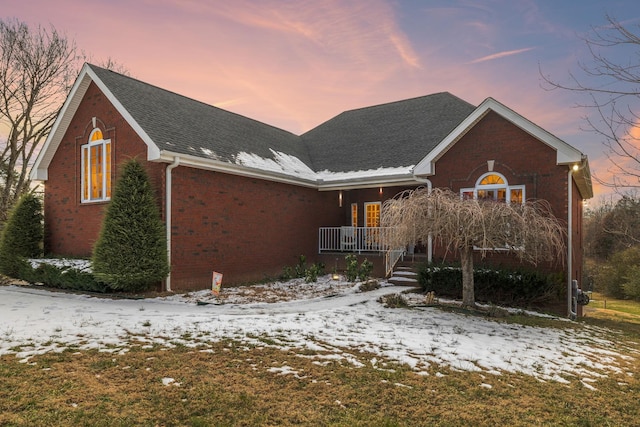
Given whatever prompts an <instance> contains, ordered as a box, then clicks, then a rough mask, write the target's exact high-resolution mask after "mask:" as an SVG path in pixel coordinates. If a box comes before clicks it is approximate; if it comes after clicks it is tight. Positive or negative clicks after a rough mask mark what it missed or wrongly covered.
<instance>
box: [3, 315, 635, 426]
mask: <svg viewBox="0 0 640 427" xmlns="http://www.w3.org/2000/svg"><path fill="white" fill-rule="evenodd" d="M620 328H621V329H620V330H621V331H622V332H623V333H622V334H616V336H617V337H616V338H615V339H618V340H625V345H626V346H628V351H629V355H631V356H632V357H635V358H637V357H638V356H637V354H638V352H639V351H640V343H639V342H638V340H632V339H628V338H625V337H626V334H625V333H624V332H625V330H626V324H620ZM612 339H613V338H612ZM205 348H206V350H207V352H203V351H199V350H198V349H192V348H186V347H184V346H183V347H178V348H174V349H171V350H166V349H161V348H159V347H158V348H151V349H147V348H144V349H143V348H142V347H141V346H133V347H132V348H131V350H130V351H129V352H128V353H125V354H123V355H115V354H105V353H101V352H98V351H83V352H77V351H73V352H72V351H65V352H62V353H51V354H45V355H41V356H35V357H33V358H32V359H30V363H19V362H18V358H16V357H15V356H3V357H0V425H3V426H4V425H8V426H31V425H56V426H76V425H91V426H125V425H126V426H128V425H140V426H156V425H166V426H169V425H185V426H205V425H206V426H229V425H252V426H253V425H256V426H287V425H294V424H295V425H313V426H316V425H325V426H440V425H442V426H467V425H474V426H495V425H510V426H525V425H526V426H530V425H567V426H569V425H571V426H573V425H579V426H601V425H603V426H606V425H616V426H622V425H634V424H636V423H637V420H638V419H640V405H635V404H630V400H633V401H635V396H638V395H640V362H639V361H637V360H636V361H635V362H634V363H633V364H632V365H631V366H630V367H628V368H626V369H625V372H620V373H619V374H616V373H613V374H609V375H607V376H603V377H602V378H601V379H599V380H597V381H596V382H595V383H590V385H591V386H593V387H595V388H597V391H594V390H590V389H589V388H587V387H585V386H584V385H583V384H582V383H581V382H580V379H579V378H576V377H570V378H567V379H568V380H569V381H570V383H569V384H564V383H558V382H553V381H545V382H542V381H539V380H537V379H535V378H533V377H531V376H527V375H523V374H513V373H509V372H502V373H500V375H496V374H489V373H486V372H481V371H478V372H466V371H459V370H457V369H450V368H448V367H442V366H438V365H435V364H433V365H431V366H430V367H429V368H428V369H426V372H427V375H418V374H417V373H416V372H414V371H412V370H411V369H409V368H408V367H407V366H404V365H400V364H397V363H393V362H390V361H385V360H381V358H380V356H378V355H373V354H366V353H358V355H357V357H358V358H359V359H361V360H367V359H368V360H371V359H372V358H373V357H376V359H377V360H378V362H377V364H376V366H377V367H379V369H378V368H376V367H374V366H372V365H371V364H370V363H369V364H365V365H364V367H358V368H356V367H355V366H354V365H353V364H351V363H349V362H347V361H346V360H336V359H329V360H327V359H323V358H322V357H321V356H323V354H322V352H320V353H318V352H314V351H311V350H307V351H306V352H305V354H304V356H305V357H300V353H299V352H297V351H290V350H286V349H284V347H283V349H278V348H274V347H261V346H258V345H256V346H247V345H246V344H243V343H238V342H234V341H226V342H220V343H214V344H211V345H207V346H206V347H205V346H203V348H202V349H205ZM350 352H352V350H351V351H350ZM317 362H322V363H317ZM625 366H629V365H625ZM629 374H631V375H629ZM163 378H173V379H174V380H175V382H174V383H173V384H170V385H164V384H163V381H162V380H163Z"/></svg>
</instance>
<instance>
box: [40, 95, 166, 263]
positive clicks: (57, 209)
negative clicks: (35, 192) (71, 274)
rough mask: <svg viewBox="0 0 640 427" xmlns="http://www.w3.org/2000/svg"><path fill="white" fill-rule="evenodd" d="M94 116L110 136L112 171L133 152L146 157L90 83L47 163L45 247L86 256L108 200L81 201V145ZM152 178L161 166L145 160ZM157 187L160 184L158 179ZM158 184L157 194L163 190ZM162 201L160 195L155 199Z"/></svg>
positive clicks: (157, 175)
mask: <svg viewBox="0 0 640 427" xmlns="http://www.w3.org/2000/svg"><path fill="white" fill-rule="evenodd" d="M93 117H96V126H97V127H99V128H100V129H101V130H102V132H103V136H104V138H105V139H111V144H112V156H113V159H114V165H115V167H114V172H115V173H114V176H112V185H113V183H114V182H115V178H116V176H117V173H118V165H120V164H121V163H122V162H123V161H125V160H127V159H130V158H132V157H138V158H140V159H141V160H144V159H146V145H145V144H144V143H143V142H142V141H141V140H140V138H139V137H138V136H137V134H136V133H135V132H134V131H133V129H132V128H131V127H130V126H129V125H128V124H127V122H126V121H125V120H124V119H123V118H122V117H121V116H120V114H119V113H118V112H117V111H116V109H115V107H114V106H113V105H112V104H111V103H110V102H109V100H107V98H106V97H105V96H104V94H102V92H101V91H100V90H99V89H98V88H97V86H96V85H95V84H93V83H92V84H91V85H90V86H89V88H88V89H87V92H86V94H85V96H84V98H83V100H82V102H81V103H80V106H79V108H78V111H77V113H76V115H75V117H74V118H73V120H72V121H71V123H70V125H69V128H68V129H67V132H66V133H65V135H64V137H63V138H62V142H61V143H60V146H59V147H58V149H57V151H56V154H55V155H54V157H53V160H52V162H51V164H50V166H49V170H48V174H49V179H48V181H46V183H45V200H44V208H45V251H46V253H50V254H54V255H63V256H79V257H88V256H90V255H91V250H92V248H93V245H94V243H95V241H96V239H97V237H98V233H99V231H100V227H101V225H102V216H103V210H104V208H105V207H106V205H107V204H106V203H104V202H102V203H81V202H80V200H81V188H80V184H81V179H80V177H81V146H82V145H83V144H86V143H87V140H88V138H89V134H90V133H91V131H92V130H93V124H92V118H93ZM146 166H147V170H148V171H149V173H150V177H151V180H152V182H153V183H154V184H159V183H161V182H162V176H161V174H162V171H163V168H164V167H163V166H162V165H159V164H147V165H146ZM156 187H157V188H158V186H157V185H156ZM161 190H162V189H161V188H159V191H158V194H161ZM159 202H160V200H159Z"/></svg>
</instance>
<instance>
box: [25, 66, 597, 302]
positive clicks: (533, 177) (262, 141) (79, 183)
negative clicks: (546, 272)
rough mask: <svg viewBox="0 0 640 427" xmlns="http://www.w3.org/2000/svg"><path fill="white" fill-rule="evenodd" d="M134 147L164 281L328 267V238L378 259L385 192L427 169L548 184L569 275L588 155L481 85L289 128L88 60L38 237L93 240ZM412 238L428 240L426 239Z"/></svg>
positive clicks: (340, 248)
mask: <svg viewBox="0 0 640 427" xmlns="http://www.w3.org/2000/svg"><path fill="white" fill-rule="evenodd" d="M133 157H137V158H139V159H141V160H144V164H145V165H146V168H147V170H148V172H149V175H150V177H151V180H152V183H153V185H154V188H155V189H156V193H157V199H158V203H159V207H160V209H161V212H162V215H163V218H164V220H165V222H166V224H167V239H168V245H169V246H168V249H169V254H170V260H171V266H172V271H171V274H170V276H169V277H168V278H167V280H166V283H165V286H166V288H167V289H173V290H186V289H198V288H200V289H202V288H207V287H209V286H210V285H211V273H212V271H213V270H216V271H220V272H223V273H224V278H225V283H227V284H229V283H241V282H247V281H253V280H260V279H263V278H265V277H273V276H275V275H277V274H278V273H279V272H281V271H282V268H283V267H284V266H285V265H292V264H295V262H296V260H297V257H298V256H299V255H301V254H304V255H306V256H307V258H308V259H309V261H311V262H313V261H324V262H325V263H326V264H327V265H328V266H329V267H333V265H334V262H337V261H335V260H338V257H336V253H337V252H339V253H341V254H343V253H344V252H349V251H353V252H356V253H359V254H368V255H369V259H370V260H371V259H373V260H374V265H375V266H376V268H377V269H378V273H379V274H384V270H385V259H387V257H388V255H389V253H388V251H387V249H389V248H384V247H382V246H381V243H380V242H381V240H380V239H379V235H380V232H381V230H380V229H378V225H379V215H380V209H381V203H382V202H383V201H384V200H385V199H387V198H389V197H393V196H394V195H395V194H397V193H399V192H400V191H402V190H405V189H408V188H415V187H418V186H425V185H427V186H432V187H448V188H451V189H452V190H454V191H456V192H458V191H459V192H461V194H465V195H467V196H470V195H473V196H474V197H477V196H478V195H479V194H481V195H482V196H483V197H491V198H494V199H496V200H507V201H510V202H520V201H522V200H525V199H528V198H543V199H546V200H548V201H549V202H550V204H551V206H552V208H553V212H554V215H556V216H557V217H558V218H560V219H562V220H564V222H566V223H567V224H568V236H569V238H568V240H569V241H568V254H567V255H568V257H567V259H568V262H566V263H565V266H564V267H563V268H564V269H565V271H564V272H565V274H566V277H567V279H568V280H571V279H576V280H578V281H580V279H581V274H582V272H581V266H582V234H581V231H582V201H583V200H584V199H588V198H590V197H592V195H593V194H592V188H591V178H590V174H589V165H588V160H587V158H586V156H585V155H584V154H582V153H581V152H580V151H578V150H576V149H575V148H573V147H572V146H570V145H568V144H567V143H565V142H563V141H562V140H560V139H558V138H557V137H555V136H553V135H552V134H550V133H549V132H547V131H545V130H544V129H542V128H540V127H539V126H537V125H535V124H533V123H532V122H530V121H529V120H527V119H526V118H524V117H522V116H521V115H519V114H517V113H516V112H514V111H513V110H511V109H509V108H507V107H506V106H504V105H502V104H501V103H499V102H497V101H495V100H494V99H492V98H488V99H486V100H485V101H484V102H482V104H480V105H479V106H474V105H471V104H469V103H467V102H465V101H463V100H462V99H460V98H457V97H455V96H453V95H451V94H450V93H446V92H443V93H437V94H433V95H428V96H423V97H418V98H413V99H408V100H403V101H398V102H392V103H388V104H383V105H377V106H372V107H367V108H361V109H357V110H352V111H347V112H343V113H342V114H339V115H338V116H336V117H334V118H333V119H331V120H329V121H327V122H325V123H323V124H321V125H319V126H318V127H316V128H314V129H312V130H310V131H308V132H306V133H305V134H303V135H300V136H298V135H294V134H292V133H289V132H287V131H284V130H281V129H278V128H275V127H272V126H269V125H266V124H264V123H260V122H258V121H255V120H252V119H249V118H246V117H243V116H240V115H238V114H234V113H231V112H228V111H225V110H222V109H220V108H216V107H213V106H210V105H206V104H203V103H200V102H198V101H195V100H192V99H189V98H186V97H183V96H180V95H178V94H175V93H173V92H170V91H166V90H163V89H160V88H158V87H155V86H152V85H150V84H147V83H144V82H141V81H139V80H136V79H133V78H130V77H127V76H123V75H121V74H118V73H115V72H112V71H109V70H105V69H102V68H99V67H96V66H93V65H89V64H86V65H85V66H84V67H83V69H82V71H81V72H80V75H79V76H78V79H77V80H76V82H75V85H74V86H73V88H72V90H71V92H70V94H69V97H68V98H67V100H66V102H65V103H64V105H63V107H62V109H61V111H60V114H59V116H58V117H57V120H56V122H55V124H54V127H53V129H52V131H51V133H50V134H49V136H48V138H47V140H46V142H45V145H44V146H43V149H42V151H41V152H40V154H39V156H38V158H37V160H36V163H35V165H34V168H33V171H32V178H33V179H35V180H41V181H44V183H45V200H44V205H45V228H46V242H45V247H46V252H47V253H50V254H55V255H63V256H76V257H78V256H80V257H87V256H89V255H90V254H91V249H92V246H93V244H94V242H95V241H96V239H97V236H98V233H99V229H100V226H101V221H102V214H103V210H104V207H105V205H106V203H108V201H109V199H110V195H111V188H112V186H113V183H114V182H115V180H116V178H117V176H118V165H120V164H121V163H122V162H123V161H124V160H126V159H129V158H133ZM408 250H409V251H412V250H414V248H408ZM416 250H417V251H423V252H425V253H426V254H427V255H425V256H428V257H436V258H437V257H438V255H439V252H438V248H436V247H431V245H430V244H429V243H428V242H421V244H420V245H419V246H418V247H417V248H416ZM376 257H378V258H376ZM339 258H340V259H342V258H343V257H342V256H340V257H339Z"/></svg>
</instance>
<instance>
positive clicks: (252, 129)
mask: <svg viewBox="0 0 640 427" xmlns="http://www.w3.org/2000/svg"><path fill="white" fill-rule="evenodd" d="M90 67H91V69H92V70H93V71H94V72H95V73H96V75H97V76H98V77H99V78H100V80H101V81H102V82H103V83H104V84H105V85H106V86H107V87H108V89H109V90H110V91H111V92H112V93H113V95H114V96H115V97H116V98H117V99H118V101H119V102H120V103H121V104H122V106H123V107H124V108H125V109H126V110H127V111H128V112H129V114H131V116H132V117H133V119H134V120H135V121H136V122H137V123H138V124H139V125H140V126H141V127H142V129H143V130H144V131H145V132H146V133H147V134H148V135H149V137H150V138H151V139H152V140H153V142H154V143H155V144H156V145H158V147H159V148H160V150H167V151H170V152H174V153H180V154H189V155H193V156H197V157H202V158H208V159H214V160H220V161H224V162H229V163H236V157H237V156H238V154H239V153H242V152H246V153H253V154H256V155H258V156H260V157H262V158H265V159H273V158H274V155H273V152H272V151H271V150H274V151H277V152H281V153H285V154H288V155H291V156H294V157H296V158H298V159H299V160H301V161H302V162H304V163H305V164H306V165H307V166H309V167H310V168H311V169H313V170H315V171H316V172H320V171H325V170H328V171H330V172H349V171H363V170H375V169H378V168H393V167H406V166H412V165H415V164H417V163H418V162H419V161H420V160H422V159H423V158H424V157H425V156H426V155H427V154H428V153H429V152H430V151H431V150H432V149H433V148H434V147H435V146H436V145H437V144H438V143H439V142H440V141H441V140H442V139H443V138H444V137H445V136H446V135H447V134H448V133H449V132H451V130H453V129H454V128H455V126H457V125H458V124H459V123H460V122H461V121H462V120H464V119H465V118H466V117H467V116H468V115H469V114H471V112H472V111H473V110H474V109H475V107H474V106H473V105H471V104H469V103H467V102H466V101H463V100H462V99H460V98H458V97H456V96H454V95H451V94H450V93H448V92H442V93H437V94H433V95H427V96H422V97H418V98H412V99H408V100H404V101H397V102H391V103H388V104H382V105H376V106H372V107H366V108H361V109H356V110H351V111H346V112H343V113H342V114H339V115H338V116H336V117H334V118H333V119H330V120H329V121H327V122H325V123H323V124H321V125H319V126H318V127H316V128H314V129H312V130H310V131H308V132H306V133H305V134H303V135H301V136H296V135H294V134H292V133H290V132H287V131H285V130H282V129H279V128H276V127H273V126H270V125H267V124H264V123H261V122H259V121H256V120H253V119H250V118H247V117H244V116H241V115H239V114H235V113H232V112H229V111H226V110H223V109H220V108H217V107H213V106H210V105H207V104H204V103H202V102H199V101H195V100H193V99H190V98H187V97H184V96H182V95H178V94H176V93H174V92H170V91H167V90H164V89H161V88H158V87H156V86H153V85H150V84H147V83H144V82H142V81H139V80H136V79H133V78H130V77H127V76H124V75H122V74H118V73H115V72H113V71H109V70H106V69H103V68H100V67H96V66H93V65H91V66H90ZM211 153H214V155H212V154H211Z"/></svg>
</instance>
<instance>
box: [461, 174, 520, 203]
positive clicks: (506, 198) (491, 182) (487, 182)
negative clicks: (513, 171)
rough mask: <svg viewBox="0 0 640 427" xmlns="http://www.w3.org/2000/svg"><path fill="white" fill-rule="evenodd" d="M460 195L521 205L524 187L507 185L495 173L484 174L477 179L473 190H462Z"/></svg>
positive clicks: (505, 180) (503, 178)
mask: <svg viewBox="0 0 640 427" xmlns="http://www.w3.org/2000/svg"><path fill="white" fill-rule="evenodd" d="M460 194H461V195H462V197H464V198H469V199H471V198H473V199H480V200H495V201H497V202H507V203H523V202H524V200H525V197H524V185H509V183H508V182H507V179H506V178H505V177H504V176H502V175H501V174H499V173H496V172H489V173H485V174H484V175H482V176H481V177H480V178H478V180H477V181H476V186H475V187H474V188H463V189H461V190H460Z"/></svg>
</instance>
